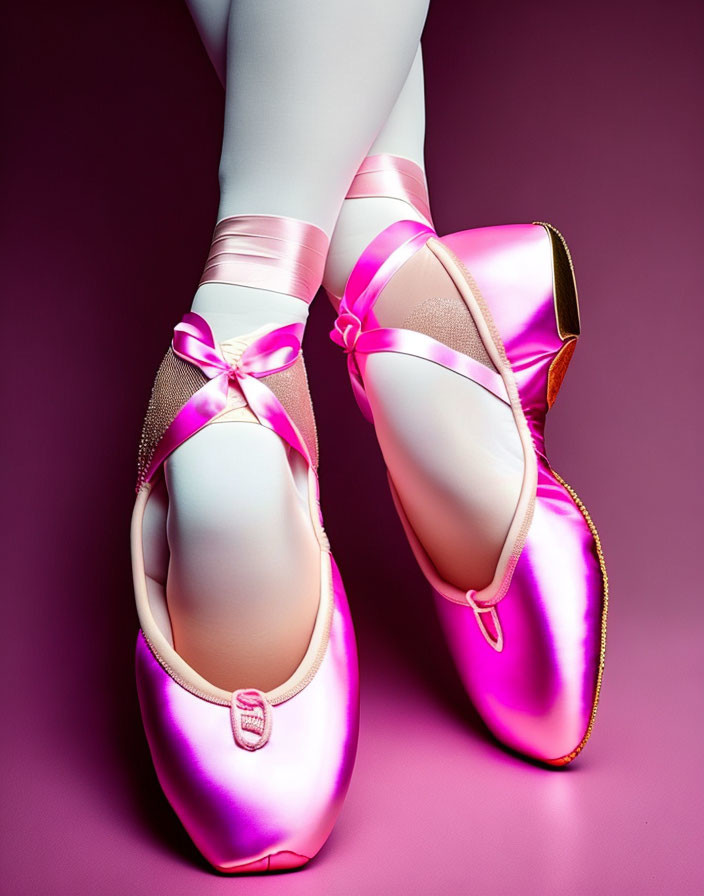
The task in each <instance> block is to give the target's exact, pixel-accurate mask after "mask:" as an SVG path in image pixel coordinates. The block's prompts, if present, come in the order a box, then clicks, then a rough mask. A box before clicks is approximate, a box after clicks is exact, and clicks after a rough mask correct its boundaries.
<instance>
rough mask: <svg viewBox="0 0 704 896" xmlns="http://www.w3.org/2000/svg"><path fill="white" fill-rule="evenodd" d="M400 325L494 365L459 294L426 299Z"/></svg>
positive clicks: (486, 363)
mask: <svg viewBox="0 0 704 896" xmlns="http://www.w3.org/2000/svg"><path fill="white" fill-rule="evenodd" d="M402 326H403V327H404V328H405V329H407V330H415V331H416V332H418V333H423V334H424V335H425V336H431V337H432V338H433V339H437V340H438V342H442V343H444V344H445V345H448V346H449V347H450V348H452V349H454V350H455V351H456V352H461V353H462V354H463V355H469V357H470V358H474V360H475V361H479V362H480V363H481V364H484V365H485V366H486V367H490V368H492V369H494V365H493V364H492V362H491V359H490V358H489V355H488V353H487V350H486V348H484V343H483V342H482V340H481V337H480V335H479V332H478V331H477V327H476V325H475V323H474V321H473V320H472V315H471V314H470V313H469V310H468V308H467V306H466V305H465V303H464V302H463V300H462V298H461V297H460V296H459V295H454V296H446V297H443V298H432V299H426V300H425V301H424V302H421V303H420V304H418V305H416V307H415V308H413V310H412V311H411V313H410V314H409V315H408V317H406V319H405V320H404V321H403V324H402Z"/></svg>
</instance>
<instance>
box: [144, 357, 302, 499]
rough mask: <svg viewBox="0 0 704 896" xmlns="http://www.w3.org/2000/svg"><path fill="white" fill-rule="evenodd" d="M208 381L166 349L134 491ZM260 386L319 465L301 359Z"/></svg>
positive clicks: (154, 390)
mask: <svg viewBox="0 0 704 896" xmlns="http://www.w3.org/2000/svg"><path fill="white" fill-rule="evenodd" d="M207 381H208V380H207V377H206V376H205V374H204V373H202V372H201V371H200V370H199V369H198V368H197V367H195V366H194V365H192V364H189V363H188V362H187V361H183V360H182V359H181V358H179V357H178V355H176V354H174V352H173V350H172V349H169V350H168V352H167V353H166V355H165V356H164V360H163V361H162V362H161V364H160V366H159V370H158V371H157V374H156V379H155V380H154V386H153V387H152V394H151V398H150V399H149V405H148V406H147V415H146V417H145V418H144V425H143V427H142V438H141V439H140V443H139V454H138V458H137V488H138V489H139V488H140V487H141V485H142V484H143V483H144V479H145V476H146V473H147V470H148V469H149V464H150V463H151V460H152V457H153V456H154V450H155V449H156V446H157V445H158V444H159V441H160V439H161V438H162V437H163V435H164V433H165V432H166V430H167V429H168V428H169V426H170V425H171V423H172V422H173V420H174V418H175V417H176V415H177V414H178V412H179V411H180V410H181V408H182V407H183V406H184V404H185V403H186V402H187V401H188V399H189V398H191V396H192V395H194V394H195V393H196V392H197V391H198V390H199V389H200V388H201V387H202V386H204V385H205V384H206V383H207ZM261 382H262V383H264V384H265V385H266V386H268V387H269V388H270V389H271V391H272V392H273V393H274V395H276V397H277V398H278V399H279V401H280V402H281V404H282V405H283V406H284V409H285V410H286V412H287V413H288V415H289V416H290V418H291V419H292V420H293V422H294V423H295V425H296V426H297V427H298V430H299V432H300V433H301V435H302V436H303V439H304V441H305V443H306V446H307V448H308V451H309V452H310V456H311V458H312V459H313V463H314V465H316V466H317V463H318V438H317V433H316V429H315V418H314V416H313V406H312V404H311V400H310V392H309V391H308V379H307V377H306V369H305V365H304V363H303V358H302V357H299V358H298V360H297V361H296V362H295V363H294V364H292V365H291V367H289V368H288V369H287V370H282V371H281V372H280V373H274V374H271V375H270V376H266V377H262V379H261Z"/></svg>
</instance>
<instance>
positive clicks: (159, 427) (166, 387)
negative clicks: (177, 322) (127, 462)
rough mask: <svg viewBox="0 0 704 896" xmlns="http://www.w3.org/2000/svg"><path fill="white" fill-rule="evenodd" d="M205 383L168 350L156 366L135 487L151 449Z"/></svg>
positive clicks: (202, 374) (141, 442)
mask: <svg viewBox="0 0 704 896" xmlns="http://www.w3.org/2000/svg"><path fill="white" fill-rule="evenodd" d="M207 381H208V380H207V377H206V376H205V374H204V373H202V372H201V371H200V370H199V369H198V368H197V367H194V366H193V365H192V364H189V363H188V362H187V361H183V360H182V359H181V358H179V357H178V355H176V354H174V352H173V350H172V349H169V350H168V352H167V353H166V355H165V356H164V360H163V361H162V362H161V364H160V365H159V370H158V371H157V374H156V379H155V380H154V385H153V387H152V394H151V398H150V399H149V404H148V406H147V415H146V417H145V418H144V425H143V427H142V438H141V439H140V442H139V453H138V456H137V488H139V487H140V486H141V485H142V483H143V482H144V477H145V475H146V472H147V469H148V468H149V464H150V462H151V459H152V457H153V456H154V450H155V448H156V446H157V445H158V444H159V441H160V439H161V438H162V436H163V435H164V433H165V432H166V430H167V429H168V428H169V426H170V425H171V423H172V422H173V420H174V418H175V417H176V414H178V412H179V411H180V410H181V408H182V407H183V406H184V404H185V403H186V402H187V401H188V399H189V398H190V397H191V396H192V395H194V394H195V393H196V392H197V391H198V390H199V389H200V388H201V387H202V386H204V385H205V383H206V382H207Z"/></svg>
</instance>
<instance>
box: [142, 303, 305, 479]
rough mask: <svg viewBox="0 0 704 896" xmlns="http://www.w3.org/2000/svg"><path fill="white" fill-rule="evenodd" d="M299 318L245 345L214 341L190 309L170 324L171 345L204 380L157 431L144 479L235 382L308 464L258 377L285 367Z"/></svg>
mask: <svg viewBox="0 0 704 896" xmlns="http://www.w3.org/2000/svg"><path fill="white" fill-rule="evenodd" d="M302 335H303V325H302V324H291V325H290V326H287V327H280V328H279V329H276V330H270V331H269V332H265V333H263V334H262V335H261V336H259V337H258V338H257V339H255V340H254V341H253V342H251V343H250V344H249V345H248V344H247V343H246V342H245V341H243V340H236V341H234V343H232V342H231V343H225V344H224V346H223V347H222V348H221V347H219V346H217V345H216V343H215V339H214V337H213V333H212V330H211V329H210V327H209V326H208V322H207V321H206V320H204V318H202V317H201V316H200V315H199V314H195V313H194V312H192V311H191V312H189V313H188V314H186V315H184V318H183V320H182V321H181V323H179V324H178V325H177V326H176V328H175V329H174V338H173V342H172V346H173V350H174V352H175V354H177V355H178V356H179V357H180V358H183V360H184V361H188V363H189V364H193V365H194V366H196V367H198V368H200V370H202V371H203V373H204V374H205V375H206V377H207V378H208V382H207V383H206V384H205V385H204V386H203V387H202V388H201V389H199V390H198V391H197V392H196V393H195V395H193V396H192V398H190V399H189V400H188V401H187V402H186V404H185V405H184V406H183V407H182V408H181V410H180V411H179V412H178V414H177V415H176V418H175V419H174V421H173V422H172V424H171V426H169V428H168V429H167V431H166V432H165V433H164V436H163V437H162V440H161V442H160V443H159V445H158V446H157V449H156V450H155V452H154V456H153V458H152V461H151V463H150V465H149V469H148V470H147V474H146V480H147V481H149V480H150V479H151V478H152V477H153V476H154V474H155V473H156V471H157V470H158V469H159V467H160V466H161V464H162V463H163V462H164V461H165V460H166V458H167V457H168V456H169V454H171V453H172V452H173V451H174V450H175V449H176V448H177V447H178V446H179V445H181V444H182V443H183V442H185V441H186V439H188V438H190V437H191V436H192V435H195V433H196V432H198V430H199V429H201V428H202V427H203V426H205V425H206V424H208V423H210V421H211V420H213V419H215V417H217V416H218V415H219V414H220V413H221V412H222V411H223V410H224V409H225V407H226V405H227V393H228V389H229V388H230V385H231V384H235V385H236V386H237V387H238V388H239V391H240V392H241V393H242V395H243V396H244V399H245V401H246V402H247V404H248V405H249V408H250V410H251V411H252V412H253V413H254V415H255V416H256V418H257V419H258V420H259V422H260V423H261V424H262V426H266V427H267V428H269V429H271V430H273V431H274V432H275V433H276V434H277V435H278V436H280V437H281V438H282V439H284V440H285V441H286V442H288V444H289V445H291V447H292V448H295V450H296V451H298V452H300V454H302V455H303V457H304V458H305V459H306V460H307V461H308V463H309V464H310V465H311V466H312V460H311V458H310V453H309V451H308V448H307V447H306V444H305V442H304V441H303V439H302V437H301V434H300V433H299V431H298V429H297V428H296V427H295V425H294V424H293V423H292V421H291V418H290V417H289V416H288V414H287V413H286V410H285V408H284V407H283V405H282V404H281V403H280V402H279V400H278V399H277V398H276V396H275V395H274V393H273V392H272V391H271V390H270V389H269V388H268V387H267V386H266V385H265V384H264V383H260V382H259V380H260V379H261V378H262V377H265V376H270V375H271V374H274V373H279V372H280V371H282V370H286V369H288V368H289V367H291V365H292V364H294V363H295V362H296V360H297V359H298V356H299V354H300V351H301V337H302Z"/></svg>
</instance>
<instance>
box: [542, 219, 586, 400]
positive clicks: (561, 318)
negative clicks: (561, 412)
mask: <svg viewBox="0 0 704 896" xmlns="http://www.w3.org/2000/svg"><path fill="white" fill-rule="evenodd" d="M534 223H535V224H536V225H538V226H540V227H543V228H545V231H546V233H547V235H548V237H549V238H550V246H551V249H552V272H553V275H552V279H553V295H554V299H555V324H556V326H557V332H558V333H559V334H560V338H561V339H562V345H561V347H560V348H559V349H558V351H557V354H556V355H555V357H554V358H553V360H552V362H551V364H550V368H549V370H548V380H547V402H548V408H551V407H552V406H553V404H554V403H555V399H556V398H557V394H558V392H559V391H560V388H561V386H562V383H563V381H564V379H565V375H566V373H567V368H568V367H569V365H570V361H571V360H572V355H573V354H574V350H575V348H576V346H577V339H578V338H579V334H580V331H581V327H580V318H579V298H578V293H577V281H576V279H575V275H574V265H573V264H572V256H571V255H570V250H569V248H568V246H567V243H566V242H565V238H564V237H563V236H562V234H561V233H560V231H559V230H558V229H557V228H556V227H553V226H552V224H547V223H545V222H544V221H535V222H534Z"/></svg>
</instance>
